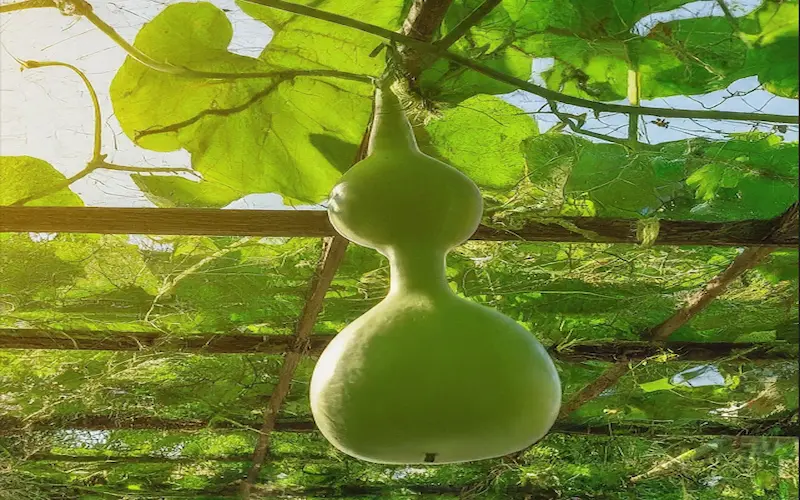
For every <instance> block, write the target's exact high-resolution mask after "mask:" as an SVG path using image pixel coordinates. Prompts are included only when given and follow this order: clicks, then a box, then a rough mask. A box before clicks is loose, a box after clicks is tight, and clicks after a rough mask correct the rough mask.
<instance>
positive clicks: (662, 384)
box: [639, 377, 675, 392]
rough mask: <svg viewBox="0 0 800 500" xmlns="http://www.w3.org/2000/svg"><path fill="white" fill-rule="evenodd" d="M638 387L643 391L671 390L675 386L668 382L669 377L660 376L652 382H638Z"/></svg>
mask: <svg viewBox="0 0 800 500" xmlns="http://www.w3.org/2000/svg"><path fill="white" fill-rule="evenodd" d="M639 388H640V389H641V390H643V391H644V392H656V391H671V390H672V389H674V388H675V386H674V385H673V384H672V383H671V382H670V377H664V378H660V379H658V380H654V381H652V382H644V383H642V384H639Z"/></svg>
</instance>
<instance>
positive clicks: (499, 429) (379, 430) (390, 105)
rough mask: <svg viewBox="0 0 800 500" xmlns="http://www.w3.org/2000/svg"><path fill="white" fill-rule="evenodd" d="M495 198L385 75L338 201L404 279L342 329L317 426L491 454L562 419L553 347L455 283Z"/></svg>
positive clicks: (424, 450)
mask: <svg viewBox="0 0 800 500" xmlns="http://www.w3.org/2000/svg"><path fill="white" fill-rule="evenodd" d="M481 212H482V199H481V195H480V191H479V190H478V188H477V186H476V185H475V184H474V183H473V182H472V181H471V180H470V179H469V178H468V177H466V176H465V175H463V174H462V173H461V172H459V171H458V170H456V169H455V168H453V167H451V166H450V165H447V164H445V163H443V162H441V161H439V160H436V159H434V158H431V157H429V156H427V155H425V154H423V153H422V152H421V151H420V150H419V148H418V147H417V143H416V140H415V138H414V134H413V129H412V128H411V125H410V123H409V122H408V119H407V118H406V116H405V113H404V112H403V109H402V106H401V105H400V102H399V100H398V98H397V96H396V95H395V94H394V93H393V92H392V91H391V89H390V88H389V87H388V85H386V84H384V85H381V86H379V87H378V88H377V89H376V91H375V113H374V117H373V126H372V132H371V135H370V138H369V147H368V150H367V157H366V158H365V159H364V160H362V161H360V162H359V163H357V164H356V165H354V166H353V167H352V168H351V169H350V170H348V171H347V172H346V173H345V174H344V175H343V176H342V178H341V180H340V181H339V183H338V184H337V185H336V187H334V188H333V190H332V192H331V198H330V202H329V207H328V213H329V217H330V220H331V223H332V225H333V226H334V228H335V229H336V230H337V231H338V232H339V233H340V234H342V235H343V236H344V237H346V238H348V239H349V240H351V241H353V242H355V243H357V244H359V245H362V246H366V247H369V248H373V249H375V250H377V251H379V252H380V253H382V254H383V255H385V256H386V257H387V258H388V259H389V261H390V267H391V286H390V292H389V293H388V295H387V296H386V297H385V298H384V299H383V300H382V301H381V302H380V303H379V304H377V305H376V306H375V307H373V308H372V309H371V310H369V311H368V312H366V313H365V314H364V315H362V316H361V317H359V318H358V319H356V320H355V321H353V322H352V323H351V324H350V325H348V326H347V327H346V328H345V329H344V330H342V331H341V332H340V333H339V334H338V335H337V336H336V337H335V338H334V339H333V341H332V342H331V343H330V344H329V345H328V347H327V348H326V349H325V351H324V352H323V353H322V355H321V356H320V358H319V361H318V363H317V365H316V367H315V369H314V373H313V376H312V379H311V388H310V397H311V409H312V413H313V415H314V419H315V421H316V423H317V426H318V427H319V429H320V431H321V432H322V434H323V435H324V436H325V437H326V438H327V439H328V440H329V441H330V442H331V443H332V444H333V445H334V446H336V447H337V448H339V449H340V450H342V451H344V452H345V453H348V454H350V455H352V456H354V457H357V458H361V459H363V460H367V461H371V462H379V463H395V464H409V463H434V464H436V463H453V462H464V461H472V460H480V459H485V458H492V457H497V456H502V455H506V454H508V453H513V452H515V451H518V450H520V449H523V448H525V447H527V446H529V445H531V444H533V443H535V442H536V441H538V440H539V439H541V438H542V437H543V436H544V435H545V434H546V433H547V431H548V430H549V429H550V427H551V426H552V424H553V422H554V421H555V418H556V415H557V413H558V410H559V407H560V404H561V386H560V381H559V379H558V374H557V372H556V369H555V366H554V365H553V362H552V360H551V359H550V357H549V355H548V354H547V352H546V350H545V349H544V347H543V346H542V345H541V344H540V343H539V342H538V340H536V337H535V336H534V335H533V334H531V333H530V332H528V331H527V330H525V329H524V328H523V327H522V326H520V325H519V324H517V323H516V322H515V321H513V320H512V319H510V318H508V317H506V316H504V315H502V314H500V313H499V312H497V311H495V310H493V309H490V308H488V307H485V306H482V305H479V304H476V303H474V302H470V301H468V300H465V299H463V298H460V297H458V296H457V295H455V294H454V293H453V292H452V291H451V290H450V288H449V286H448V284H447V280H446V278H445V257H446V255H447V253H448V252H449V251H450V250H451V249H452V248H453V247H455V246H457V245H459V244H461V243H463V242H464V241H466V240H467V239H469V237H470V236H471V235H472V233H473V232H474V231H475V229H476V228H477V226H478V223H479V221H480V217H481ZM500 388H502V389H500Z"/></svg>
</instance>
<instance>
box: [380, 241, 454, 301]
mask: <svg viewBox="0 0 800 500" xmlns="http://www.w3.org/2000/svg"><path fill="white" fill-rule="evenodd" d="M445 254H446V252H444V251H439V250H431V249H429V248H425V249H413V250H404V249H392V250H390V251H389V252H388V256H389V262H390V264H391V286H390V288H389V295H392V294H396V293H420V294H424V295H439V294H442V293H450V287H449V286H448V284H447V278H446V276H445Z"/></svg>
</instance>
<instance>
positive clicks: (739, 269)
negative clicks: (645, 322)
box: [559, 203, 798, 418]
mask: <svg viewBox="0 0 800 500" xmlns="http://www.w3.org/2000/svg"><path fill="white" fill-rule="evenodd" d="M797 224H798V203H794V204H793V205H792V206H791V207H789V209H788V210H787V211H786V212H785V213H784V214H783V215H782V216H781V217H778V218H776V219H774V222H773V226H772V229H771V230H770V231H769V233H768V234H767V235H766V236H765V237H764V238H765V239H768V238H771V237H780V236H781V235H785V234H789V233H794V234H796V233H797ZM775 249H776V248H775V247H772V246H759V247H749V248H745V249H744V251H742V253H740V254H739V255H737V256H736V258H735V259H733V262H731V264H730V265H729V266H728V267H727V268H726V269H725V270H724V271H723V272H722V273H720V274H719V275H717V276H715V277H714V278H713V279H712V280H711V281H709V282H708V283H707V284H706V286H705V287H703V288H702V289H701V290H699V291H698V292H696V293H695V294H694V295H692V296H691V297H690V298H689V299H688V300H687V301H686V304H685V305H684V306H683V307H681V308H679V309H678V310H677V311H675V312H674V313H673V314H672V316H670V317H669V318H667V319H666V320H665V321H663V322H662V323H661V324H659V325H657V326H655V327H654V328H651V329H649V330H648V331H646V332H644V333H643V334H642V337H643V338H644V339H646V340H651V341H656V342H663V341H666V340H667V339H668V338H669V336H670V335H671V334H672V333H673V332H674V331H675V330H677V329H678V328H680V327H681V326H683V325H685V324H686V323H688V322H689V321H690V320H691V319H692V318H694V317H695V316H697V314H699V313H700V312H701V311H702V310H704V309H705V308H706V307H708V305H709V304H711V302H713V300H714V299H716V298H717V297H719V296H720V295H722V294H723V293H724V292H725V290H727V289H728V286H729V285H730V284H731V283H733V282H734V281H735V280H736V278H738V277H739V276H741V275H742V274H743V273H744V272H745V271H747V270H748V269H751V268H752V267H754V266H756V265H758V264H759V263H761V261H763V260H764V259H765V258H766V257H767V256H768V255H769V254H770V253H772V252H773V251H774V250H775ZM626 373H628V360H626V359H624V358H623V359H621V360H619V361H616V362H615V363H614V364H613V365H611V366H610V367H609V368H608V369H606V371H605V372H603V373H602V374H601V375H600V377H598V378H597V380H594V381H593V382H591V383H590V384H588V385H587V386H586V387H584V388H583V389H581V390H579V391H578V392H577V393H576V394H574V395H573V396H572V398H570V400H569V401H567V402H566V403H565V404H563V405H562V406H561V411H560V412H559V418H566V417H567V416H568V415H570V414H571V413H572V412H574V411H575V410H577V409H578V408H580V407H581V406H583V404H584V403H586V402H588V401H591V400H592V399H594V398H596V397H597V396H599V395H600V394H601V393H602V392H603V391H605V390H606V389H608V388H609V387H611V386H613V385H614V384H616V383H617V381H618V380H619V379H621V378H622V377H623V376H624V375H625V374H626Z"/></svg>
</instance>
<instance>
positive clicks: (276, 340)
mask: <svg viewBox="0 0 800 500" xmlns="http://www.w3.org/2000/svg"><path fill="white" fill-rule="evenodd" d="M332 338H333V335H325V334H315V335H310V336H309V337H308V351H307V354H308V355H311V356H313V355H317V354H319V353H320V352H322V350H323V349H324V348H325V346H326V345H328V342H330V341H331V339H332ZM294 343H295V337H294V336H292V335H253V334H250V335H244V334H213V333H203V334H193V335H188V336H176V335H164V334H161V333H159V332H92V331H52V330H37V329H13V328H0V349H53V350H62V351H63V350H66V351H71V350H82V351H143V350H152V351H158V352H173V351H178V352H190V353H196V354H208V355H211V354H256V353H257V354H283V353H285V352H287V351H289V350H291V349H292V348H293V346H294ZM549 351H550V355H551V356H553V357H554V358H557V359H559V360H561V361H565V362H571V363H581V362H585V361H609V362H613V361H616V360H619V359H623V358H624V359H628V360H638V359H644V358H650V357H653V356H658V355H662V354H671V355H674V356H675V360H679V361H713V360H716V359H722V358H728V357H731V356H735V355H736V354H737V353H741V354H742V356H743V357H746V358H747V359H750V360H786V359H795V358H796V356H797V345H796V344H787V343H781V342H752V343H751V342H646V341H625V340H610V341H597V342H583V343H580V344H573V345H571V346H570V347H569V349H564V350H559V349H557V348H555V347H553V348H550V349H549Z"/></svg>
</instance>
